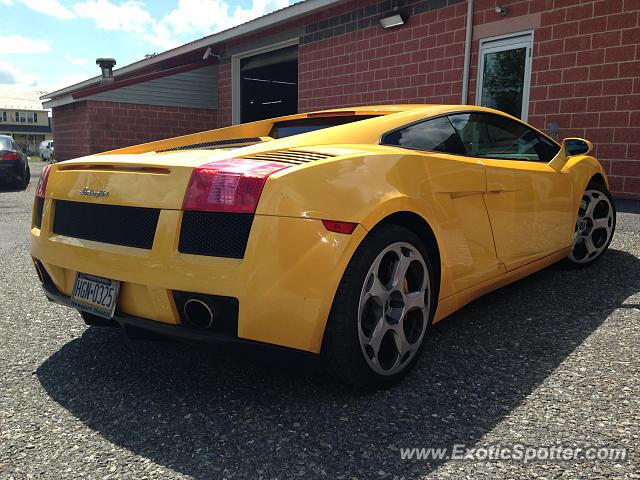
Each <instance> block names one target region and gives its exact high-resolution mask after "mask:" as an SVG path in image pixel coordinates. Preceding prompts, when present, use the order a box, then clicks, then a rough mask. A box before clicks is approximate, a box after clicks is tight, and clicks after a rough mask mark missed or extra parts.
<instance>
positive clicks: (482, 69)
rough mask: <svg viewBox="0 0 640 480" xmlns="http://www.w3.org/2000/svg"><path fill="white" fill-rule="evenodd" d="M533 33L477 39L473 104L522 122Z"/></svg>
mask: <svg viewBox="0 0 640 480" xmlns="http://www.w3.org/2000/svg"><path fill="white" fill-rule="evenodd" d="M532 46H533V34H531V33H526V34H518V35H511V36H509V37H506V38H499V39H488V40H481V42H480V55H479V57H478V58H479V60H478V62H479V65H478V89H477V92H476V103H477V104H478V105H482V106H483V107H490V108H495V109H497V110H501V111H503V112H506V113H508V114H510V115H513V116H514V117H518V118H521V119H522V120H524V121H526V120H527V116H528V111H529V87H530V84H531V51H532Z"/></svg>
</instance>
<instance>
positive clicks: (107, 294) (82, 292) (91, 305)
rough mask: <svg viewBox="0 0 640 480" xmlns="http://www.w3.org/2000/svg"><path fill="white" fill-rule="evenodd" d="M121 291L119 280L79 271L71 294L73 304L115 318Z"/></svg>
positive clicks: (84, 309) (85, 310) (80, 308)
mask: <svg viewBox="0 0 640 480" xmlns="http://www.w3.org/2000/svg"><path fill="white" fill-rule="evenodd" d="M119 291H120V282H119V281H118V280H109V279H108V278H102V277H96V276H94V275H88V274H86V273H78V274H77V275H76V283H75V285H74V287H73V293H72V294H71V305H72V306H73V307H75V308H77V309H78V310H82V311H83V312H87V313H92V314H94V315H98V316H99V317H103V318H113V313H114V312H115V310H116V303H117V300H118V292H119Z"/></svg>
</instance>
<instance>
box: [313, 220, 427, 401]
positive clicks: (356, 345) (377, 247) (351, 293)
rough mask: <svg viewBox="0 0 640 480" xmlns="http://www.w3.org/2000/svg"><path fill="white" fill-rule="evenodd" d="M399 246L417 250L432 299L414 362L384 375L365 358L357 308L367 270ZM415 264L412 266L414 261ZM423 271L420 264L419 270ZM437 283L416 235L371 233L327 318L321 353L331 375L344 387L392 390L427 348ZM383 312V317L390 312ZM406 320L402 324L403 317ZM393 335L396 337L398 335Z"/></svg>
mask: <svg viewBox="0 0 640 480" xmlns="http://www.w3.org/2000/svg"><path fill="white" fill-rule="evenodd" d="M399 243H402V244H409V245H411V246H413V247H414V249H415V250H416V251H417V252H418V253H419V254H420V255H421V256H422V260H423V261H424V267H426V272H424V275H426V278H427V279H428V284H427V285H428V290H427V291H428V293H429V294H428V295H427V291H426V292H425V299H428V301H429V303H428V310H427V312H426V320H425V319H424V317H425V315H424V309H423V310H420V312H421V313H419V315H420V317H421V320H420V328H421V329H422V330H421V331H422V332H423V333H422V336H421V337H420V339H419V340H418V341H419V342H420V343H419V344H418V341H415V342H414V343H413V344H412V345H413V347H414V348H415V347H417V350H416V351H415V353H413V357H412V358H410V359H408V360H407V361H406V363H405V364H404V365H402V366H401V368H402V369H401V370H400V371H398V372H397V373H393V374H390V375H386V374H385V375H383V374H380V373H378V372H376V371H374V370H373V367H371V366H370V365H369V363H368V361H370V360H367V359H366V358H365V355H366V354H365V347H364V346H361V342H360V336H359V335H360V333H359V332H360V329H361V328H362V327H361V326H359V325H358V322H359V321H360V320H359V306H360V298H361V294H362V292H363V291H364V289H365V288H366V287H365V280H367V279H368V278H370V275H371V273H370V272H369V269H370V268H373V265H374V262H375V261H376V259H377V258H378V256H379V255H381V254H382V252H384V251H385V249H387V248H390V246H393V245H395V244H399ZM412 264H413V261H412V262H411V265H412ZM424 267H423V266H422V264H420V268H424ZM380 268H382V267H380ZM408 275H409V274H408V273H407V277H406V278H408ZM367 281H368V280H367ZM437 281H438V280H437V279H435V278H434V269H433V266H432V263H431V258H430V256H429V253H428V252H427V250H426V248H425V246H424V244H423V243H422V241H421V240H420V239H419V238H418V237H417V236H416V235H415V234H414V233H413V232H411V231H410V230H408V229H406V228H404V227H401V226H397V225H382V226H380V227H378V228H376V229H374V230H373V231H372V232H371V233H369V235H367V237H366V238H365V239H364V241H363V242H362V244H361V245H360V246H359V247H358V249H357V250H356V252H355V254H354V255H353V258H352V259H351V261H350V262H349V265H348V266H347V269H346V271H345V273H344V275H343V277H342V280H341V282H340V285H339V287H338V291H337V293H336V296H335V298H334V301H333V305H332V308H331V312H330V314H329V319H328V322H327V327H326V329H325V334H324V339H323V345H322V354H321V355H322V359H323V363H324V365H325V367H326V369H327V370H328V372H329V373H330V374H331V375H332V376H333V377H335V378H336V379H338V380H339V381H341V382H343V383H346V384H348V385H350V386H355V387H359V388H366V389H381V388H388V387H390V386H391V385H393V384H395V383H397V382H398V381H400V380H401V379H402V378H403V377H404V376H406V375H407V374H408V373H409V371H411V369H412V368H413V367H414V366H415V364H416V362H417V360H418V358H419V357H420V354H421V353H422V350H423V349H424V343H425V338H426V336H427V334H428V331H429V329H430V327H431V323H432V321H433V315H434V313H435V308H436V304H437V292H438V285H437V284H436V282H437ZM403 285H404V286H405V287H403V288H405V289H406V285H407V280H406V279H405V280H404V281H403ZM389 305H391V304H390V303H389V304H387V306H389ZM386 308H387V307H386V306H385V309H386ZM425 309H427V306H425ZM381 311H383V312H384V311H386V310H381ZM382 318H383V320H382V321H383V322H384V321H385V320H384V319H385V318H388V317H386V315H385V314H383V315H382ZM407 318H408V317H407ZM402 321H403V325H404V321H405V318H404V315H403V320H402ZM387 333H388V331H387ZM392 333H394V334H395V332H392ZM385 336H386V334H385ZM380 351H381V349H380ZM403 358H404V357H403ZM397 359H400V354H398V356H397ZM400 363H402V362H400ZM398 368H399V367H398Z"/></svg>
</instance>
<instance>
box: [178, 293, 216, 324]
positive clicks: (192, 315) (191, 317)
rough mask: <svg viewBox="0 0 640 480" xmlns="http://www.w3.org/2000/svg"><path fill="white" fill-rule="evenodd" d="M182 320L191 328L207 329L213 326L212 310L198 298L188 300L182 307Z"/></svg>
mask: <svg viewBox="0 0 640 480" xmlns="http://www.w3.org/2000/svg"><path fill="white" fill-rule="evenodd" d="M182 312H183V313H184V319H185V320H186V321H187V323H189V325H191V326H192V327H197V328H202V329H207V328H211V327H212V326H213V317H214V314H213V310H212V308H211V307H210V306H209V305H207V303H206V302H204V301H202V300H200V299H199V298H190V299H188V300H187V301H186V302H184V305H183V307H182Z"/></svg>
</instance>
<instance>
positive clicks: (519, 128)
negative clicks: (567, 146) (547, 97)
mask: <svg viewBox="0 0 640 480" xmlns="http://www.w3.org/2000/svg"><path fill="white" fill-rule="evenodd" d="M449 118H450V120H451V123H452V124H453V126H454V128H455V129H456V131H457V132H458V134H459V135H460V138H461V140H462V143H463V144H464V147H465V149H466V152H467V155H471V156H473V157H480V158H496V159H504V160H523V161H529V162H550V161H551V160H552V159H553V157H555V156H556V154H557V153H558V151H559V150H560V147H559V146H558V145H556V144H555V143H553V142H552V141H551V140H549V139H548V138H546V137H544V136H543V135H540V134H539V133H537V132H535V131H534V130H532V129H530V128H528V127H527V126H526V125H523V124H522V123H519V122H516V121H514V120H511V119H509V118H506V117H502V116H500V115H495V114H491V113H460V114H457V115H451V116H450V117H449Z"/></svg>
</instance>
